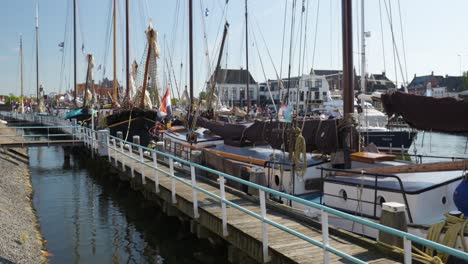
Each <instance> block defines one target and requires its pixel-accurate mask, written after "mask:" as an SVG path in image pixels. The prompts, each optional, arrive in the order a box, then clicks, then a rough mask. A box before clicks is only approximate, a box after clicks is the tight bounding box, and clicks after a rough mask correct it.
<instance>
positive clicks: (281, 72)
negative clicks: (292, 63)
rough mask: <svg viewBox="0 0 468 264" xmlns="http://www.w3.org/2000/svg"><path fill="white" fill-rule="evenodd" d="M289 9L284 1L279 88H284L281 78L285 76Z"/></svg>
mask: <svg viewBox="0 0 468 264" xmlns="http://www.w3.org/2000/svg"><path fill="white" fill-rule="evenodd" d="M287 11H288V1H284V20H283V41H282V44H281V62H280V74H279V79H278V82H279V83H278V84H279V89H280V90H281V89H282V84H283V82H282V81H281V78H282V77H283V75H282V74H283V54H284V39H285V36H286V18H287Z"/></svg>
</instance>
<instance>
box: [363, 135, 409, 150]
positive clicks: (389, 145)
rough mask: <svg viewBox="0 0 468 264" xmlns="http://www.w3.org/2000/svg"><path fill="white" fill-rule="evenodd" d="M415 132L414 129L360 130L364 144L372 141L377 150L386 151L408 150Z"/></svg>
mask: <svg viewBox="0 0 468 264" xmlns="http://www.w3.org/2000/svg"><path fill="white" fill-rule="evenodd" d="M416 134H417V132H414V131H369V132H361V136H362V137H363V138H364V142H365V145H368V144H369V143H374V144H375V145H376V146H377V148H378V149H379V150H381V151H386V152H401V151H402V150H403V152H408V149H409V148H410V147H411V144H412V143H413V140H414V138H415V136H416Z"/></svg>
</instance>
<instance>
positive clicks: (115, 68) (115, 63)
mask: <svg viewBox="0 0 468 264" xmlns="http://www.w3.org/2000/svg"><path fill="white" fill-rule="evenodd" d="M116 4H117V1H116V0H114V82H113V93H112V101H113V105H114V107H116V106H117V61H116V60H117V59H116V57H117V40H116V39H117V29H116V26H117V5H116Z"/></svg>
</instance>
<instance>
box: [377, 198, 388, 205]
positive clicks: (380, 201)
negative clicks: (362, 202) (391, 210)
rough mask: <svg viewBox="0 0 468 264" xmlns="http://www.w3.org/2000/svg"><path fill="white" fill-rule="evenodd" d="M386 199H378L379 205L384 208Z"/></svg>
mask: <svg viewBox="0 0 468 264" xmlns="http://www.w3.org/2000/svg"><path fill="white" fill-rule="evenodd" d="M385 202H386V201H385V198H383V197H382V196H379V197H377V204H378V205H380V206H382V205H383V204H384V203H385Z"/></svg>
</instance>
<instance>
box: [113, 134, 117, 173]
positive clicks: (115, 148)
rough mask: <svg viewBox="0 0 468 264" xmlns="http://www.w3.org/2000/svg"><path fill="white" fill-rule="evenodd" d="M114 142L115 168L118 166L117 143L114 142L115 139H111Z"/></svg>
mask: <svg viewBox="0 0 468 264" xmlns="http://www.w3.org/2000/svg"><path fill="white" fill-rule="evenodd" d="M113 140H114V162H115V167H117V166H118V163H117V142H116V139H115V138H113Z"/></svg>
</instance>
